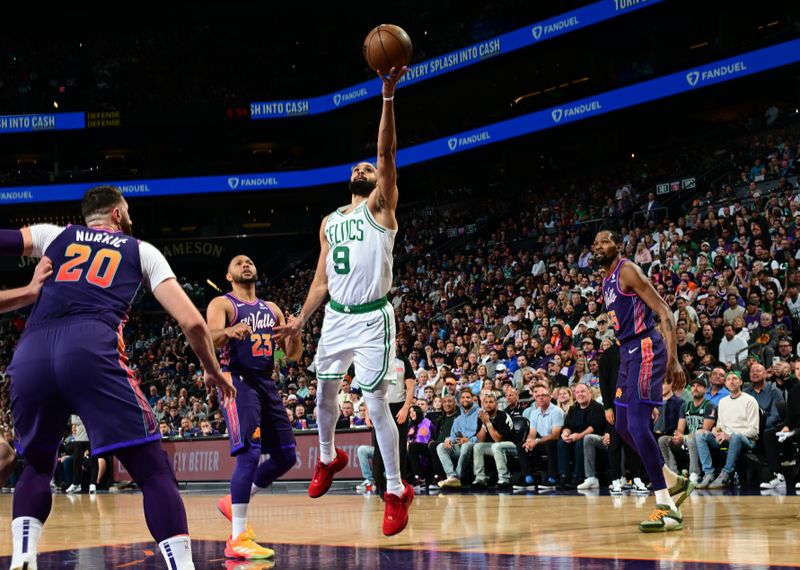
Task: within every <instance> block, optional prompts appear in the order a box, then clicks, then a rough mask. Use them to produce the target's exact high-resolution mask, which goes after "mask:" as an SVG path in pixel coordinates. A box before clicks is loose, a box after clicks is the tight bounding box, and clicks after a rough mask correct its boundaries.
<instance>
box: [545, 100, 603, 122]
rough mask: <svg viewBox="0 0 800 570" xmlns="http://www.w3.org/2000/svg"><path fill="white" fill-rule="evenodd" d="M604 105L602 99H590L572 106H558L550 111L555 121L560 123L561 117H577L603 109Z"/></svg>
mask: <svg viewBox="0 0 800 570" xmlns="http://www.w3.org/2000/svg"><path fill="white" fill-rule="evenodd" d="M602 109H603V105H602V104H601V103H600V101H597V100H595V101H590V102H589V103H581V104H580V105H572V106H570V107H557V108H555V109H553V110H552V111H550V116H551V117H552V118H553V122H554V123H560V122H561V119H567V120H568V119H575V118H577V117H581V116H583V115H587V114H589V113H596V112H598V111H602Z"/></svg>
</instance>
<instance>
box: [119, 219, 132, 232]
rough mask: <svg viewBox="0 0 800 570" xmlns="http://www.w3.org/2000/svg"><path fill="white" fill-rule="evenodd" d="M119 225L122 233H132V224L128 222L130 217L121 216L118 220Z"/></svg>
mask: <svg viewBox="0 0 800 570" xmlns="http://www.w3.org/2000/svg"><path fill="white" fill-rule="evenodd" d="M119 227H120V229H121V230H122V233H124V234H126V235H129V236H131V235H133V225H132V224H131V222H130V219H126V218H122V219H121V220H120V221H119Z"/></svg>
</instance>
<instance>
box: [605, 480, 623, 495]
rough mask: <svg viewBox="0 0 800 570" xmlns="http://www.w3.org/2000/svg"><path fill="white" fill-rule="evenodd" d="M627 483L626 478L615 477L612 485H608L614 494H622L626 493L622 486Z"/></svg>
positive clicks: (609, 490)
mask: <svg viewBox="0 0 800 570" xmlns="http://www.w3.org/2000/svg"><path fill="white" fill-rule="evenodd" d="M624 484H625V478H624V477H620V478H619V479H614V480H613V481H611V485H609V487H608V492H609V493H611V494H612V495H622V494H623V493H624V491H623V489H622V486H623V485H624Z"/></svg>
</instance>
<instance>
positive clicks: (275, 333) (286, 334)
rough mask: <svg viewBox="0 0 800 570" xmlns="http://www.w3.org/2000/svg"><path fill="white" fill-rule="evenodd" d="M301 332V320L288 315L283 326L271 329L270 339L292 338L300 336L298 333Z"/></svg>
mask: <svg viewBox="0 0 800 570" xmlns="http://www.w3.org/2000/svg"><path fill="white" fill-rule="evenodd" d="M302 332H303V320H302V319H298V318H295V316H294V315H289V318H288V319H286V324H285V325H277V326H274V327H272V338H273V339H275V340H281V339H285V338H291V337H294V336H300V333H302Z"/></svg>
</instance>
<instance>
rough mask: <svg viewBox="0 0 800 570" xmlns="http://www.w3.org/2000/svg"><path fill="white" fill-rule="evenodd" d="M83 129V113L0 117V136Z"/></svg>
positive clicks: (84, 122)
mask: <svg viewBox="0 0 800 570" xmlns="http://www.w3.org/2000/svg"><path fill="white" fill-rule="evenodd" d="M83 128H86V114H85V113H41V114H38V115H0V134H5V133H24V132H34V131H37V132H38V131H65V130H70V129H83Z"/></svg>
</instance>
